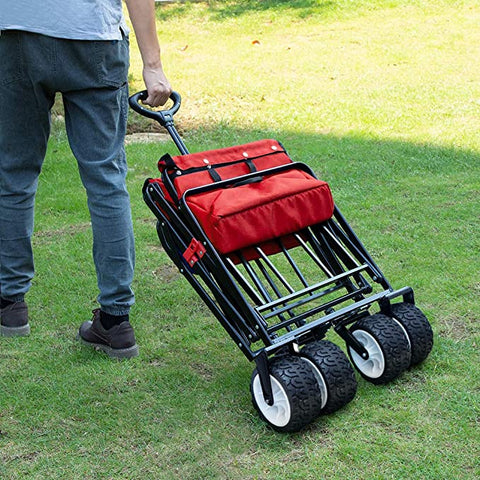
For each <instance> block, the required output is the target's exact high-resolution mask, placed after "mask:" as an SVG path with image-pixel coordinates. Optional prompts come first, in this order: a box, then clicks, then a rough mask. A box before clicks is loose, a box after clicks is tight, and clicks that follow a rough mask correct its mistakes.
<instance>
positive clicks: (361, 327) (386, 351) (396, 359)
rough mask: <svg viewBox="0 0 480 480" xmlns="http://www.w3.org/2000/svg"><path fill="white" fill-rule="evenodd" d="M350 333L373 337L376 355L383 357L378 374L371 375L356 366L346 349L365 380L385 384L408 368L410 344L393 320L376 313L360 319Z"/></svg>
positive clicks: (350, 350)
mask: <svg viewBox="0 0 480 480" xmlns="http://www.w3.org/2000/svg"><path fill="white" fill-rule="evenodd" d="M350 332H351V333H355V332H357V333H360V334H361V333H362V332H365V333H366V334H367V335H369V336H370V338H372V337H373V339H374V341H375V342H376V343H377V345H378V347H380V351H378V352H377V353H378V355H380V356H382V357H383V365H382V367H381V368H380V373H375V374H372V375H370V374H369V372H365V370H364V371H362V369H361V366H359V365H357V361H358V359H357V360H356V359H355V356H354V355H352V349H351V348H350V347H348V349H347V350H348V354H349V356H350V359H351V361H352V363H353V365H354V366H355V368H356V369H357V370H358V372H359V373H360V375H361V376H362V377H363V378H365V380H367V381H369V382H371V383H374V384H376V385H380V384H385V383H388V382H390V381H392V380H394V379H395V378H397V377H398V376H399V375H400V374H401V373H402V372H403V371H405V370H406V369H407V368H408V367H409V365H410V359H411V352H410V344H409V341H408V338H407V336H406V334H405V332H404V330H403V328H402V327H401V326H400V325H399V324H398V323H397V322H396V321H395V320H394V319H393V318H391V317H387V316H386V315H383V314H381V313H376V314H374V315H370V316H368V317H364V318H362V319H360V320H359V321H358V322H356V323H355V324H354V325H353V326H352V327H351V328H350ZM362 343H363V342H362ZM364 346H366V345H364ZM375 348H376V347H375ZM367 350H368V348H367ZM353 353H355V352H353ZM371 359H373V356H372V357H371Z"/></svg>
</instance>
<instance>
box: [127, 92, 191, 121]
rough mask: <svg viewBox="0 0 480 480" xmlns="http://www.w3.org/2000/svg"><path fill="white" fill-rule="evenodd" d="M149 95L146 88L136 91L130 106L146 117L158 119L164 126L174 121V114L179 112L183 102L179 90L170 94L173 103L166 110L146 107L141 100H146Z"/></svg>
mask: <svg viewBox="0 0 480 480" xmlns="http://www.w3.org/2000/svg"><path fill="white" fill-rule="evenodd" d="M147 97H148V93H147V91H146V90H142V91H141V92H137V93H134V94H133V95H132V96H131V97H130V98H129V99H128V103H129V104H130V107H131V108H132V109H133V110H135V111H136V112H137V113H139V114H140V115H143V116H144V117H148V118H153V120H156V121H157V122H158V123H160V125H162V127H166V126H168V125H171V124H172V123H173V116H174V115H175V113H177V111H178V109H179V108H180V104H181V103H182V98H181V97H180V94H179V93H177V92H172V93H171V95H170V99H171V100H173V105H172V107H171V108H169V109H166V110H150V109H148V108H145V107H144V106H142V105H141V104H140V101H141V100H146V98H147Z"/></svg>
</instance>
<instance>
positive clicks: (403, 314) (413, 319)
mask: <svg viewBox="0 0 480 480" xmlns="http://www.w3.org/2000/svg"><path fill="white" fill-rule="evenodd" d="M392 314H393V318H394V319H395V320H397V321H398V322H400V323H401V324H402V326H403V328H404V329H405V331H406V333H407V335H408V339H409V341H410V349H411V351H412V358H411V360H410V366H411V367H412V366H414V365H418V364H419V363H421V362H423V361H424V360H425V359H426V358H427V357H428V355H429V353H430V352H431V351H432V348H433V331H432V327H431V326H430V323H429V321H428V320H427V317H426V316H425V315H424V313H423V312H422V311H421V310H420V309H419V308H417V307H416V306H415V305H412V304H411V303H403V302H402V303H395V304H392Z"/></svg>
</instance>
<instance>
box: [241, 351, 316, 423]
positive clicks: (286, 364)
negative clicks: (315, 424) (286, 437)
mask: <svg viewBox="0 0 480 480" xmlns="http://www.w3.org/2000/svg"><path fill="white" fill-rule="evenodd" d="M270 380H271V382H272V392H273V405H268V404H267V403H266V402H265V399H264V397H263V390H262V387H261V384H260V376H259V374H258V372H257V369H255V370H254V371H253V374H252V381H251V383H250V391H251V393H252V401H253V406H254V407H255V409H256V410H257V411H258V413H259V415H260V418H261V419H262V420H263V421H265V422H266V423H267V424H268V425H269V426H270V427H272V428H273V429H274V430H276V431H278V432H297V431H299V430H301V429H302V428H303V427H305V426H306V425H308V424H309V423H310V422H312V421H313V420H314V419H315V418H316V417H317V416H318V414H319V412H320V410H321V398H320V395H319V391H318V386H317V381H316V379H315V375H314V373H313V370H312V368H311V366H310V364H309V363H307V362H305V361H304V360H302V359H301V358H299V357H295V356H292V355H285V356H281V357H275V358H274V359H273V360H272V361H271V362H270Z"/></svg>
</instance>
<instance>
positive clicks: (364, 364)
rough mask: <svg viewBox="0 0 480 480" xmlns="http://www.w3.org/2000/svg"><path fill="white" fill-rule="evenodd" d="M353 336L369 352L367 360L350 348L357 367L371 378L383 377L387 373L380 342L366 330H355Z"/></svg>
mask: <svg viewBox="0 0 480 480" xmlns="http://www.w3.org/2000/svg"><path fill="white" fill-rule="evenodd" d="M352 334H353V336H354V337H355V338H356V339H357V340H358V341H359V342H360V343H361V344H362V345H363V346H364V348H365V350H367V352H368V358H367V359H365V358H362V357H361V356H360V355H359V354H358V353H357V352H356V351H355V350H353V349H352V348H350V347H349V350H350V355H351V356H352V360H353V362H354V363H355V366H356V367H357V368H358V369H359V370H360V371H361V372H362V373H363V374H364V375H366V376H367V377H369V378H379V377H381V376H382V374H383V372H384V371H385V357H384V355H383V352H382V349H381V348H380V345H379V344H378V342H377V341H376V340H375V338H374V337H373V336H372V335H370V334H369V333H368V332H366V331H365V330H355V331H353V332H352Z"/></svg>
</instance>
